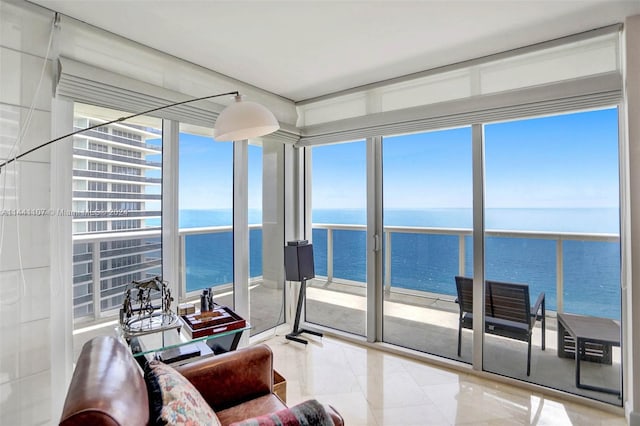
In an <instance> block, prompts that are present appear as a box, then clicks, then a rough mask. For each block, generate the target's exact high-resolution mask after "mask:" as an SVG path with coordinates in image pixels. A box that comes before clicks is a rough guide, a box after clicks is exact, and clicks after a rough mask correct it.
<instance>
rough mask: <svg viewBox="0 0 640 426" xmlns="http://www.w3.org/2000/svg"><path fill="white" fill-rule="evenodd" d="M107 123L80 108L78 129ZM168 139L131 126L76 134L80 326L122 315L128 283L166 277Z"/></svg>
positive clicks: (75, 219) (75, 276) (75, 274)
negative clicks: (164, 164)
mask: <svg viewBox="0 0 640 426" xmlns="http://www.w3.org/2000/svg"><path fill="white" fill-rule="evenodd" d="M106 121H107V120H104V119H98V118H95V117H92V116H89V115H88V114H86V113H84V112H83V108H82V106H79V107H77V108H76V112H75V116H74V130H81V129H84V128H87V127H90V126H95V125H97V124H100V123H101V122H106ZM160 141H161V131H160V130H159V129H156V128H152V127H145V126H142V125H138V124H123V123H116V124H111V125H105V126H100V127H97V128H95V129H93V130H89V131H86V132H83V133H80V134H78V135H76V136H74V140H73V210H72V215H73V242H74V244H73V288H74V295H73V299H74V317H75V319H76V320H82V319H83V318H86V319H98V318H100V317H101V316H102V314H103V313H105V312H108V311H112V310H114V309H118V308H119V307H120V306H121V303H122V298H123V295H124V290H125V288H126V286H127V284H129V283H130V282H131V281H132V280H139V279H142V278H146V277H150V276H155V275H160V268H161V260H162V257H161V253H162V251H161V239H160V224H161V222H160V221H161V211H160V210H161V209H160V200H161V191H160V189H161V183H162V181H161V176H160V173H161V169H162V162H161V156H162V144H161V142H160ZM98 283H99V286H98Z"/></svg>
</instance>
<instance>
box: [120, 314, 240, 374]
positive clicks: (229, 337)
mask: <svg viewBox="0 0 640 426" xmlns="http://www.w3.org/2000/svg"><path fill="white" fill-rule="evenodd" d="M224 328H225V327H219V328H218V329H217V331H216V332H215V333H213V334H209V335H206V336H199V337H192V336H191V333H189V332H188V331H187V326H186V325H185V324H184V322H183V320H182V319H181V318H180V319H179V320H178V322H177V323H176V324H174V325H172V326H171V327H168V328H165V329H158V330H149V331H148V332H144V333H136V334H134V335H132V334H131V333H129V332H127V331H125V330H123V329H122V327H121V326H119V327H117V328H116V334H117V335H118V336H120V338H122V339H123V340H125V341H126V342H127V343H128V344H129V346H130V348H131V353H132V354H133V356H134V357H140V358H143V357H144V358H147V359H149V358H157V359H160V360H162V361H164V362H167V363H172V362H176V361H180V360H184V359H187V358H193V357H197V356H206V355H214V354H219V353H224V352H229V351H233V350H235V349H236V348H237V347H238V343H239V342H240V338H241V336H242V333H243V332H244V331H245V330H250V329H251V325H250V324H249V323H246V324H245V325H244V326H243V327H239V328H234V329H230V330H229V329H227V330H225V329H224Z"/></svg>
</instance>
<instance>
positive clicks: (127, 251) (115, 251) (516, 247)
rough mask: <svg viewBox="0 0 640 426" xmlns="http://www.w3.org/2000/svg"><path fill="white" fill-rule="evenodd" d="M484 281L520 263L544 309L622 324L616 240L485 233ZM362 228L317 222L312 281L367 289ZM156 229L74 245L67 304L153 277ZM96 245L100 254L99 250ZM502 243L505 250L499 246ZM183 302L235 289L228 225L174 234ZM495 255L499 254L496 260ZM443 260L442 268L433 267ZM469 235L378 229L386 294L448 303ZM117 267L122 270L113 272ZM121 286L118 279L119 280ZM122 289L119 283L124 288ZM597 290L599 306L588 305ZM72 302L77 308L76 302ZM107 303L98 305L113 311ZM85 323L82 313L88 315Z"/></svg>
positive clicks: (464, 262) (254, 261)
mask: <svg viewBox="0 0 640 426" xmlns="http://www.w3.org/2000/svg"><path fill="white" fill-rule="evenodd" d="M486 235H487V242H486V259H487V267H486V268H487V271H486V273H487V275H488V276H489V275H490V276H491V277H492V279H496V280H500V279H501V274H503V273H505V272H506V271H508V270H509V267H510V265H514V264H516V263H514V262H517V266H518V271H520V272H519V277H520V278H521V279H520V280H519V281H520V282H523V283H527V284H529V286H530V288H531V292H532V293H533V294H537V293H538V292H540V291H544V292H545V293H546V295H547V308H548V310H551V311H559V312H561V311H563V310H565V309H567V310H570V311H571V312H573V313H578V314H588V315H595V316H602V317H610V318H615V319H619V318H620V311H619V309H620V285H619V283H620V272H619V271H620V254H619V236H617V235H614V234H579V233H551V232H521V231H498V230H493V231H492V230H490V231H487V232H486ZM365 236H366V227H365V226H362V225H334V224H314V225H313V244H314V253H315V267H316V276H317V277H322V278H323V279H326V281H327V282H329V283H330V282H336V281H340V282H341V283H347V284H351V285H359V286H364V283H365V281H366V259H365V258H364V253H366V250H365V249H364V247H365V245H366V238H365ZM124 239H128V240H134V239H139V240H140V243H139V244H134V245H133V247H118V246H117V244H116V247H106V246H104V245H105V244H108V243H109V241H120V240H124ZM159 239H160V231H159V230H153V231H140V232H136V231H134V232H127V233H126V235H122V234H117V233H111V234H100V235H96V236H91V234H85V235H84V236H82V238H74V289H75V288H76V287H81V286H86V287H87V288H86V289H83V290H82V291H80V290H79V291H78V292H77V293H78V294H79V295H80V296H79V297H78V298H77V300H76V299H74V306H75V307H76V308H79V307H80V306H81V305H82V306H86V305H87V304H91V303H96V302H100V303H102V302H104V300H102V299H100V297H99V296H95V297H93V298H92V299H91V300H90V301H87V295H89V294H91V295H99V294H100V291H104V289H101V290H100V291H98V290H96V289H95V284H94V283H99V282H101V281H103V280H104V279H106V278H109V279H112V278H114V277H116V278H117V277H129V276H131V275H132V274H135V273H139V274H142V275H144V274H152V273H153V274H157V273H158V271H159V269H160V262H159V260H157V259H159V258H160V253H159V252H160V245H159ZM101 244H103V246H102V247H101ZM505 245H506V246H507V247H506V248H505ZM250 247H251V250H250V277H251V279H252V280H253V281H259V280H260V279H261V276H262V227H261V226H260V225H251V226H250ZM180 253H181V265H180V270H181V271H182V277H181V282H180V286H181V288H182V292H181V293H182V294H185V295H188V296H189V295H191V296H193V295H195V294H197V293H199V292H200V290H201V289H202V288H207V287H220V286H228V287H231V283H232V282H233V235H232V228H231V227H230V226H215V227H205V228H188V229H181V230H180ZM498 254H499V256H498ZM116 255H117V256H120V255H121V257H127V258H132V256H137V255H139V256H142V258H141V260H139V261H137V262H136V263H134V264H131V265H123V266H121V267H118V268H107V269H106V270H103V268H97V270H96V269H92V265H100V262H101V261H110V260H112V259H113V258H114V257H117V256H116ZM438 259H440V260H442V259H446V261H438ZM472 260H473V253H472V244H471V230H469V229H446V228H422V227H399V226H393V227H385V235H384V289H385V291H386V292H405V293H407V294H417V295H420V294H424V295H426V294H437V295H440V296H444V297H445V298H447V297H448V298H451V300H453V299H454V298H455V293H456V291H455V282H454V276H455V275H467V276H471V275H472V274H473V269H472V265H473V262H472ZM114 269H120V270H119V271H117V272H118V273H114V272H113V270H114ZM122 280H124V278H122V279H121V281H122ZM128 282H130V280H129V281H127V282H122V283H121V285H123V286H124V285H126V284H127V283H128ZM594 291H595V292H597V293H598V299H597V300H595V299H594V297H593V294H594ZM76 301H77V303H76ZM116 302H117V301H116V300H115V299H114V300H113V301H112V302H110V303H102V306H107V305H108V306H111V307H113V306H115V305H117V303H116ZM85 312H86V313H87V315H89V314H92V315H93V312H94V311H91V312H89V310H85Z"/></svg>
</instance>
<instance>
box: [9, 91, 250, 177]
mask: <svg viewBox="0 0 640 426" xmlns="http://www.w3.org/2000/svg"><path fill="white" fill-rule="evenodd" d="M230 95H234V96H239V95H240V93H239V92H238V91H234V92H226V93H219V94H217V95H209V96H203V97H201V98H195V99H189V100H186V101H182V102H175V103H172V104H169V105H163V106H160V107H156V108H152V109H149V110H146V111H142V112H138V113H136V114H131V115H127V116H125V117H120V118H117V119H115V120H111V121H108V122H106V123H98V124H95V125H93V126H89V127H87V128H86V129H80V130H76V131H75V132H71V133H69V134H67V135H64V136H60V137H57V138H55V139H51V140H50V141H48V142H45V143H43V144H41V145H38V146H36V147H35V148H31V149H30V150H28V151H26V152H23V153H22V154H20V155H16V156H15V157H13V158H10V159H8V160H7V161H5V162H4V163H2V164H0V173H2V169H3V168H4V167H5V166H7V165H9V164H11V163H13V162H14V161H16V160H19V159H21V158H22V157H24V156H26V155H29V154H31V153H32V152H34V151H37V150H39V149H40V148H44V147H45V146H48V145H51V144H52V143H55V142H58V141H59V140H62V139H65V138H68V137H69V136H73V135H77V134H78V133H82V132H86V131H87V130H92V129H95V128H97V127H101V126H106V125H109V124H113V123H120V122H122V121H125V120H128V119H130V118H134V117H139V116H141V115H145V114H149V113H151V112H155V111H160V110H162V109H166V108H171V107H174V106H178V105H183V104H188V103H191V102H197V101H203V100H205V99H212V98H217V97H220V96H230Z"/></svg>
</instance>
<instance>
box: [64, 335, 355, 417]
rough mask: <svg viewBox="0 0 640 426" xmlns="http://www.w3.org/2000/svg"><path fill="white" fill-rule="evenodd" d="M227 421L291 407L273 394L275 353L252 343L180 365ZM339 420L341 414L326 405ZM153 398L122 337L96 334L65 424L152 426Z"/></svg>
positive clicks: (78, 371)
mask: <svg viewBox="0 0 640 426" xmlns="http://www.w3.org/2000/svg"><path fill="white" fill-rule="evenodd" d="M176 370H178V371H179V372H180V373H182V374H183V375H184V376H185V377H186V378H187V379H189V381H191V382H192V383H193V385H194V386H195V387H196V389H198V391H199V392H200V393H201V394H202V396H203V397H204V399H205V400H206V401H207V402H208V403H209V405H210V406H211V407H212V408H213V410H214V411H215V412H216V415H217V416H218V418H219V419H220V422H221V423H222V424H223V425H228V424H230V423H232V422H235V421H239V420H244V419H248V418H251V417H255V416H261V415H265V414H269V413H272V412H275V411H278V410H281V409H284V408H286V405H285V404H284V403H283V402H282V400H280V398H278V397H277V396H276V395H275V394H274V393H273V354H272V352H271V349H269V347H268V346H266V345H258V346H252V347H248V348H244V349H239V350H237V351H234V352H229V353H226V354H223V355H217V356H215V357H211V358H205V359H201V360H197V361H194V362H192V363H188V364H185V365H182V366H179V367H176ZM326 408H327V411H328V412H329V414H330V415H331V418H332V419H333V421H334V423H335V424H336V425H344V421H343V419H342V417H341V416H340V415H339V414H338V413H337V412H335V411H334V410H333V409H332V408H331V407H329V406H326ZM148 423H149V400H148V396H147V390H146V385H145V381H144V378H143V375H142V371H141V369H140V367H139V366H138V363H137V362H136V360H135V359H134V358H133V356H132V355H131V352H130V351H129V348H127V347H126V346H125V345H124V344H123V343H122V342H121V341H119V340H118V339H116V338H115V337H112V336H102V337H97V338H94V339H92V340H90V341H89V342H87V343H86V344H85V345H84V347H83V348H82V352H81V353H80V356H79V358H78V361H77V364H76V368H75V370H74V372H73V377H72V379H71V384H70V385H69V391H68V393H67V398H66V400H65V404H64V408H63V410H62V417H61V419H60V425H64V426H71V425H112V426H115V425H132V426H134V425H135V426H137V425H147V424H148Z"/></svg>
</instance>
